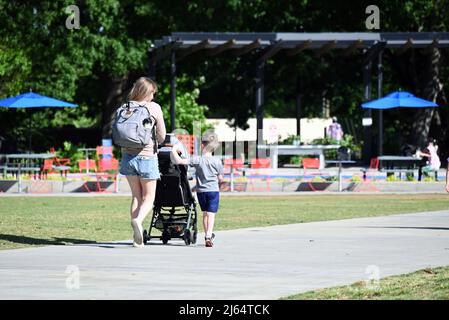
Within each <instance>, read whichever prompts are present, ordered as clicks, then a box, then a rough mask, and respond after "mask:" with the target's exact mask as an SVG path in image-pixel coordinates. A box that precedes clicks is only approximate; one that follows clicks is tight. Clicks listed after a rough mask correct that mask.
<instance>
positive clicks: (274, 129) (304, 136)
mask: <svg viewBox="0 0 449 320" xmlns="http://www.w3.org/2000/svg"><path fill="white" fill-rule="evenodd" d="M227 122H228V120H227V119H207V120H206V123H208V124H211V125H212V126H213V127H214V131H215V132H216V133H217V135H218V138H219V139H220V141H235V140H237V141H256V140H257V139H256V138H257V130H256V128H257V121H256V118H250V119H249V120H248V125H249V128H248V129H246V130H242V129H240V128H238V129H237V132H235V130H234V127H230V126H229V125H228V124H227ZM331 123H332V119H331V118H328V119H323V118H303V119H301V134H300V136H301V142H302V143H306V144H307V143H310V142H311V141H312V140H314V139H318V138H324V132H325V130H326V128H327V127H328V126H329V125H330V124H331ZM292 135H296V119H295V118H264V119H263V138H264V140H266V141H267V142H268V143H275V142H279V141H282V140H284V139H286V138H288V137H289V136H292Z"/></svg>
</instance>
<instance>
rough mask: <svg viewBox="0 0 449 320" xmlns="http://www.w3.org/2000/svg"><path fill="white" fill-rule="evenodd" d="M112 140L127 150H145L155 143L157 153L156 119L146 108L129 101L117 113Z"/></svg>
mask: <svg viewBox="0 0 449 320" xmlns="http://www.w3.org/2000/svg"><path fill="white" fill-rule="evenodd" d="M112 140H113V141H114V143H115V144H116V145H118V146H120V147H125V148H143V147H145V146H146V145H148V144H149V143H150V142H151V141H153V145H154V153H157V140H156V118H155V117H153V116H152V115H151V114H150V111H148V108H146V107H145V106H141V105H138V104H136V103H130V102H129V101H128V102H126V103H125V104H123V105H122V106H121V107H120V108H118V109H117V111H116V113H115V119H114V122H113V124H112Z"/></svg>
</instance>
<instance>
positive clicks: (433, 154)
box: [416, 138, 441, 181]
mask: <svg viewBox="0 0 449 320" xmlns="http://www.w3.org/2000/svg"><path fill="white" fill-rule="evenodd" d="M437 151H438V146H437V145H436V140H435V139H433V138H429V139H428V145H427V148H426V149H424V150H423V151H420V150H418V151H416V155H417V156H418V157H426V158H427V159H428V160H427V161H426V165H425V166H420V167H419V172H418V181H421V176H422V173H423V172H424V174H425V175H426V176H428V174H429V173H430V172H438V170H439V169H440V166H441V162H440V158H439V157H438V154H437ZM435 177H436V178H435V179H436V180H438V176H437V174H435Z"/></svg>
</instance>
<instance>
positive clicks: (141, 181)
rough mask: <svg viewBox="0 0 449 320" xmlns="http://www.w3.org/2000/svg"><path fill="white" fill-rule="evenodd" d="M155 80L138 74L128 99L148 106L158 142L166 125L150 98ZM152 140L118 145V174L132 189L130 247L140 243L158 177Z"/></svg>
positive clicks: (153, 92) (163, 134) (160, 141)
mask: <svg viewBox="0 0 449 320" xmlns="http://www.w3.org/2000/svg"><path fill="white" fill-rule="evenodd" d="M156 91H157V84H156V82H154V81H153V80H152V79H150V78H146V77H141V78H139V79H138V80H137V81H136V82H135V83H134V85H133V87H132V89H131V91H130V93H129V95H128V100H129V102H130V104H138V105H140V106H144V107H146V108H148V110H149V111H150V114H151V115H152V116H153V117H154V118H155V119H156V125H155V126H156V140H157V143H162V142H163V141H164V139H165V134H166V129H165V123H164V118H163V116H162V110H161V107H160V105H158V104H157V103H155V102H153V101H152V100H153V98H154V94H155V93H156ZM153 147H154V143H153V142H150V144H148V145H146V146H145V147H143V148H122V161H121V163H120V174H122V175H124V176H126V179H127V180H128V183H129V186H130V188H131V193H132V201H131V226H132V228H133V232H134V242H133V246H134V247H137V248H139V247H143V246H144V244H143V227H142V223H143V221H144V219H145V217H146V216H147V215H148V213H149V212H150V211H151V209H152V208H153V202H154V197H155V193H156V181H157V180H158V179H159V178H160V173H159V165H158V160H157V154H156V153H155V151H154V150H153Z"/></svg>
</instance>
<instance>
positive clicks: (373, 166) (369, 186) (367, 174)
mask: <svg viewBox="0 0 449 320" xmlns="http://www.w3.org/2000/svg"><path fill="white" fill-rule="evenodd" d="M378 170H379V158H377V157H375V158H371V160H370V163H369V168H364V169H362V172H363V176H362V183H361V185H360V188H359V189H358V190H356V191H357V192H379V189H378V188H377V187H376V186H375V185H374V184H373V183H372V180H374V179H375V178H376V173H377V172H378Z"/></svg>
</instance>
